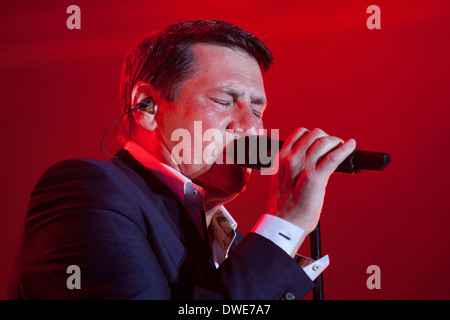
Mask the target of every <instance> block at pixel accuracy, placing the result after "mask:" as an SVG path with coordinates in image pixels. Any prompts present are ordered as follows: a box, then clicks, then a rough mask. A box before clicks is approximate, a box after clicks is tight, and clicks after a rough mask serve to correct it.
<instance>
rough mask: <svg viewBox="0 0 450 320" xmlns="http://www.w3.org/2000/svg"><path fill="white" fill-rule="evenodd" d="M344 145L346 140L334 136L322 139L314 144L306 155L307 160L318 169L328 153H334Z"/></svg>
mask: <svg viewBox="0 0 450 320" xmlns="http://www.w3.org/2000/svg"><path fill="white" fill-rule="evenodd" d="M343 143H344V140H342V139H340V138H338V137H333V136H325V137H320V138H318V139H317V140H316V141H315V142H314V144H313V145H312V146H311V148H310V149H309V151H308V153H307V155H306V159H307V161H308V162H309V163H310V164H312V165H313V166H314V167H316V165H317V164H319V163H320V162H321V161H322V160H323V159H324V158H325V156H326V155H327V154H328V153H330V152H332V151H334V150H335V149H336V148H337V147H339V146H340V145H342V144H343Z"/></svg>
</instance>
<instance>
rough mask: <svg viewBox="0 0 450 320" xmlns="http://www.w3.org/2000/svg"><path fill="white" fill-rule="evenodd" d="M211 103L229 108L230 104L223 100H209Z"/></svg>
mask: <svg viewBox="0 0 450 320" xmlns="http://www.w3.org/2000/svg"><path fill="white" fill-rule="evenodd" d="M211 100H212V101H213V102H215V103H218V104H220V105H222V106H229V105H230V104H231V102H229V101H225V100H218V99H211Z"/></svg>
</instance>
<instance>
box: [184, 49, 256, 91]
mask: <svg viewBox="0 0 450 320" xmlns="http://www.w3.org/2000/svg"><path fill="white" fill-rule="evenodd" d="M192 52H193V54H194V63H195V69H196V72H195V76H194V78H197V79H196V80H197V81H204V82H206V83H204V84H207V85H208V86H209V87H210V86H218V85H219V86H227V85H236V86H248V87H251V88H252V89H253V90H258V91H261V90H262V91H263V90H264V83H263V78H262V73H261V69H260V67H259V65H258V63H257V61H256V60H255V59H254V58H253V57H251V56H250V55H248V54H247V53H246V52H244V51H242V50H240V49H238V48H229V47H224V46H220V45H215V44H196V45H194V46H193V47H192Z"/></svg>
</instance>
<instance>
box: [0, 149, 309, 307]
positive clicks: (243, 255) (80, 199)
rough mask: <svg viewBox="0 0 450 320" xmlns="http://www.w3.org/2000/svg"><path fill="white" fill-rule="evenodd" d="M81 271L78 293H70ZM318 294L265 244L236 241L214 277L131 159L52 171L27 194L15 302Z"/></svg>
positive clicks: (160, 193) (163, 190)
mask: <svg viewBox="0 0 450 320" xmlns="http://www.w3.org/2000/svg"><path fill="white" fill-rule="evenodd" d="M70 265H77V266H79V268H80V271H81V273H80V275H81V277H80V279H81V289H68V287H67V285H66V281H67V279H68V277H69V276H71V273H68V272H67V267H68V266H70ZM313 286H314V284H313V282H312V281H311V280H310V279H309V278H308V276H307V275H306V274H305V272H304V271H303V269H302V268H301V267H299V266H298V265H297V264H296V263H295V262H294V260H293V259H292V258H291V257H289V256H288V255H287V254H286V253H285V252H284V251H283V250H281V249H280V248H279V247H278V246H276V245H275V244H273V243H272V242H271V241H270V240H267V239H266V238H264V237H262V236H260V235H258V234H254V233H249V234H248V235H247V236H246V237H243V235H242V234H240V233H239V234H238V236H237V239H236V241H235V243H234V244H233V246H232V249H231V253H230V255H229V258H228V259H227V260H225V262H224V263H223V264H222V265H221V266H220V268H219V269H217V270H216V269H215V268H214V267H213V265H212V262H211V258H210V253H209V248H208V246H207V245H205V242H204V240H203V239H202V237H201V234H200V233H199V232H198V230H197V229H196V228H195V226H194V224H193V222H192V221H191V219H190V218H189V215H188V213H187V212H186V211H185V209H184V208H183V206H182V205H181V203H180V202H179V201H178V200H177V199H176V197H175V196H174V194H172V192H171V191H170V190H169V189H168V188H167V187H166V186H165V185H163V184H162V183H161V182H160V181H159V180H158V179H157V178H156V177H154V176H153V175H152V174H151V173H150V172H149V171H148V170H147V169H146V168H145V167H143V166H142V165H141V164H140V163H139V162H137V161H136V160H135V159H134V158H133V157H132V156H131V155H130V154H129V153H125V155H124V156H123V157H121V158H118V159H115V160H114V161H113V162H111V161H106V160H91V159H73V160H66V161H62V162H60V163H57V164H55V165H54V166H52V167H51V168H50V169H49V170H47V172H45V173H44V175H43V176H42V177H41V178H40V180H39V181H38V183H37V184H36V186H35V189H34V191H33V193H32V195H31V200H30V205H29V210H28V213H27V216H26V220H25V229H24V236H23V242H22V245H21V247H20V250H19V251H18V253H17V258H16V262H15V265H14V271H13V276H12V280H11V283H10V287H9V290H8V291H9V293H8V298H12V299H280V298H283V297H284V296H285V294H286V293H293V294H294V295H295V297H296V298H302V297H303V296H304V295H305V294H306V293H307V292H308V291H310V290H311V289H312V287H313Z"/></svg>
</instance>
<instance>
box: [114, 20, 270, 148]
mask: <svg viewBox="0 0 450 320" xmlns="http://www.w3.org/2000/svg"><path fill="white" fill-rule="evenodd" d="M197 43H209V44H217V45H221V46H225V47H231V48H236V49H240V50H242V51H244V52H246V53H247V54H248V55H250V56H252V57H253V58H254V59H255V60H256V61H257V62H258V64H259V66H260V68H261V71H262V72H266V71H267V70H268V69H269V68H270V66H271V65H272V61H273V58H272V54H271V52H270V51H269V49H268V48H267V47H266V46H265V45H264V44H263V43H262V42H261V40H259V39H258V38H257V37H256V36H255V35H253V34H251V33H249V32H247V31H245V30H243V29H241V28H239V27H237V26H235V25H232V24H229V23H226V22H223V21H210V20H188V21H182V22H178V23H175V24H171V25H169V26H167V27H165V28H163V29H162V30H160V31H158V32H154V33H151V34H149V35H147V36H146V37H144V38H143V39H142V40H141V41H140V42H139V43H138V44H137V46H136V47H135V48H133V49H132V50H131V51H130V52H129V53H128V54H127V55H126V57H125V59H124V63H123V67H122V73H121V79H120V99H121V104H122V109H123V112H124V113H125V112H127V111H129V110H130V109H131V92H132V90H133V87H134V85H135V84H136V83H138V82H139V81H146V82H148V83H149V84H151V85H152V87H153V88H154V89H155V90H156V91H157V92H158V93H159V94H160V95H161V96H162V97H164V98H165V99H166V100H167V101H175V100H176V93H177V89H178V87H179V86H180V84H181V83H182V82H183V81H185V80H187V79H188V78H189V77H190V76H191V75H192V73H193V71H194V70H195V63H194V61H193V58H194V57H193V54H192V51H191V47H192V46H193V45H194V44H197ZM136 126H137V124H136V122H135V120H134V117H133V115H132V114H130V113H129V114H127V115H126V116H125V117H124V120H123V122H122V127H121V130H120V134H119V139H120V141H121V142H122V143H125V142H126V141H127V140H129V139H130V138H132V137H133V136H134V133H135V128H136Z"/></svg>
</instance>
